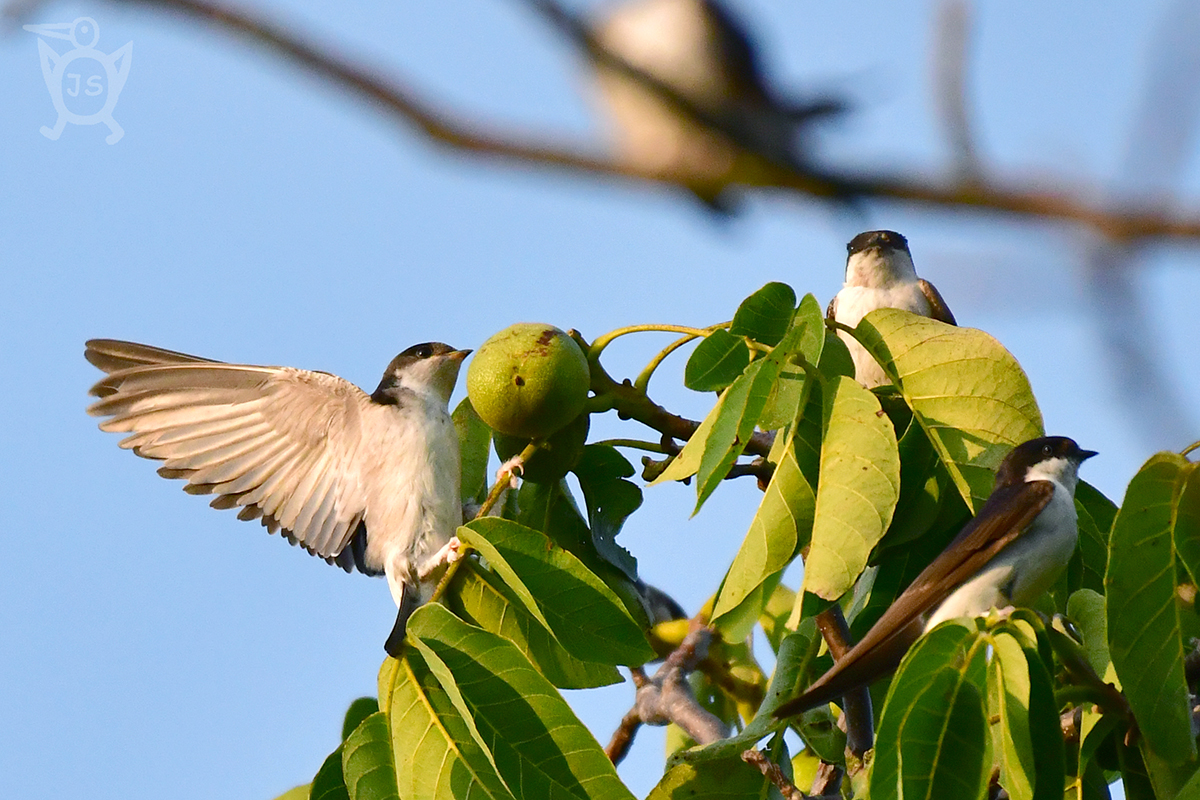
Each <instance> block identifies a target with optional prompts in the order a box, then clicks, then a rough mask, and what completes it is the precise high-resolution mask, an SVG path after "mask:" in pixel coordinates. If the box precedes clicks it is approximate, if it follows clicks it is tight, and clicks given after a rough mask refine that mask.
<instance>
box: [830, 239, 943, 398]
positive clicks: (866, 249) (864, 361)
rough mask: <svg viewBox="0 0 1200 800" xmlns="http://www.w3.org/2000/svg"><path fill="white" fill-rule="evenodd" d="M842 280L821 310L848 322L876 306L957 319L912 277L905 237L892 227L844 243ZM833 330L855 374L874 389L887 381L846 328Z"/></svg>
mask: <svg viewBox="0 0 1200 800" xmlns="http://www.w3.org/2000/svg"><path fill="white" fill-rule="evenodd" d="M846 253H847V256H846V283H845V285H844V286H843V287H842V290H841V291H840V292H838V293H837V295H836V296H835V297H834V298H833V300H831V301H830V302H829V308H828V309H827V310H826V312H825V316H826V317H828V318H829V319H831V320H834V321H836V322H840V323H842V324H843V325H845V326H847V327H849V328H853V327H855V326H857V325H858V323H859V322H861V321H862V318H863V317H865V316H866V315H867V313H868V312H870V311H874V310H875V309H877V308H899V309H902V310H904V311H911V312H913V313H914V314H920V315H921V316H923V317H930V318H931V319H936V320H938V321H939V322H945V323H946V324H947V325H957V324H958V323H957V322H955V321H954V315H953V314H951V313H950V309H949V308H947V307H946V301H945V300H943V299H942V296H941V295H940V294H938V290H937V289H935V288H934V286H933V284H932V283H930V282H929V281H927V280H923V279H922V278H918V277H917V270H916V267H914V266H913V260H912V254H911V253H909V252H908V240H907V239H905V238H904V237H903V236H901V235H900V234H898V233H896V232H895V231H866V232H865V233H860V234H859V235H858V236H855V237H854V238H853V239H851V240H850V243H849V244H848V245H846ZM838 336H840V337H841V339H842V341H843V342H845V343H846V346H847V347H848V348H850V355H851V356H852V357H853V358H854V377H855V379H856V380H857V381H858V382H859V383H861V384H862V385H863V386H865V387H867V388H868V389H873V388H874V387H876V386H884V385H886V384H889V383H891V381H890V380H889V379H888V377H887V376H886V375H884V374H883V368H882V367H880V366H879V364H878V363H877V362H876V361H875V359H874V358H872V357H871V354H870V353H868V352H867V351H866V350H865V349H863V346H862V345H860V344H859V343H858V342H856V341H854V339H853V337H851V336H850V334H848V333H846V332H845V331H838Z"/></svg>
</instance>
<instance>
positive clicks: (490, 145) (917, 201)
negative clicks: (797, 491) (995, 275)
mask: <svg viewBox="0 0 1200 800" xmlns="http://www.w3.org/2000/svg"><path fill="white" fill-rule="evenodd" d="M114 2H119V3H123V4H125V5H144V6H147V7H150V8H157V9H162V10H164V11H170V12H174V13H176V14H179V15H182V16H185V17H190V18H193V19H198V20H201V21H204V22H208V23H211V24H213V25H215V26H216V27H218V28H221V29H223V30H225V31H228V32H232V33H235V34H237V35H239V36H241V37H244V38H246V39H247V40H249V41H250V42H251V43H252V44H255V45H257V46H259V47H261V48H263V49H265V50H266V51H268V52H270V53H272V54H274V55H276V56H279V57H281V58H283V59H285V60H287V61H290V62H292V63H294V64H296V65H298V66H300V67H303V68H304V69H307V70H309V71H310V72H312V73H313V74H315V75H317V76H319V77H322V78H325V79H326V80H328V81H330V82H331V83H334V84H336V85H338V86H340V87H343V88H346V89H349V90H351V91H353V92H355V93H357V94H358V95H359V96H360V97H363V98H364V99H366V100H368V101H369V102H371V103H372V104H373V105H375V106H376V107H378V108H380V109H381V110H383V111H384V112H386V113H388V114H390V115H392V116H394V117H397V118H399V119H403V120H405V121H407V122H409V123H411V124H413V125H415V126H416V127H417V129H418V130H419V131H420V132H422V133H423V134H425V135H426V136H427V137H429V138H430V139H432V140H433V141H435V142H437V143H440V144H443V145H446V146H448V147H450V148H452V149H457V150H464V151H467V152H470V153H474V154H477V155H482V156H491V157H497V158H501V159H506V160H510V161H518V162H523V163H527V164H545V165H549V166H554V167H560V168H566V169H571V170H573V171H576V172H582V173H588V174H593V175H608V176H614V177H623V178H628V179H635V180H640V181H646V182H652V183H660V184H669V185H675V186H678V185H684V186H686V185H688V181H689V178H692V177H694V176H691V175H687V174H680V173H679V172H676V171H671V170H653V169H646V168H643V167H640V166H637V165H634V164H629V163H622V162H615V161H613V160H611V159H607V158H602V157H597V156H594V155H591V154H587V153H583V152H578V151H572V150H568V149H563V148H562V147H560V146H559V145H558V144H556V143H553V142H539V141H534V140H533V139H529V138H524V137H522V136H520V135H513V134H503V133H494V132H483V129H482V127H481V126H480V125H479V124H478V123H477V122H475V121H473V120H471V119H469V118H465V117H461V116H457V115H454V114H450V113H448V112H445V111H443V110H439V109H437V108H435V107H434V105H433V104H431V103H428V102H426V101H425V100H424V99H423V98H421V97H420V96H418V94H417V93H416V92H415V91H414V90H412V89H411V88H410V87H408V86H407V85H405V84H403V83H402V82H400V81H398V80H396V79H394V78H390V77H384V76H383V75H382V74H380V73H379V72H378V71H377V70H375V69H372V68H368V67H365V66H362V65H359V64H356V63H354V62H353V61H351V60H350V59H348V58H344V57H342V56H340V55H337V54H334V53H332V52H330V51H329V50H328V49H326V48H323V47H321V46H318V45H317V44H315V43H314V42H312V41H310V40H307V39H306V38H304V37H303V36H301V35H299V34H298V33H296V32H294V31H293V30H291V29H290V28H288V26H286V25H283V24H281V23H278V22H275V21H273V20H270V19H268V18H267V17H265V16H262V15H258V14H255V13H253V12H250V11H246V10H244V9H238V8H235V7H233V6H226V5H220V4H217V3H213V2H206V1H205V0H114ZM756 166H757V167H758V168H757V169H756V170H754V174H752V175H749V176H748V177H747V178H746V179H745V180H744V181H743V183H744V184H745V185H749V186H758V187H774V188H778V189H785V190H790V191H794V192H797V193H799V194H805V195H809V196H812V197H815V198H818V199H833V198H844V197H846V196H852V197H860V198H875V199H880V200H893V201H898V202H902V203H909V204H913V205H919V206H933V207H939V208H957V209H976V210H980V211H988V212H998V213H1004V214H1015V215H1020V216H1032V217H1039V218H1044V219H1051V220H1057V221H1061V222H1073V223H1076V224H1079V225H1083V226H1086V227H1089V228H1092V229H1094V230H1096V231H1098V232H1100V233H1102V234H1104V235H1105V236H1108V237H1111V238H1113V239H1118V240H1134V239H1141V238H1149V237H1155V238H1160V237H1177V238H1200V219H1196V218H1195V217H1193V216H1181V215H1179V214H1175V213H1171V212H1170V211H1169V210H1168V209H1167V208H1165V207H1156V206H1154V205H1152V204H1150V203H1138V204H1126V205H1116V204H1114V205H1112V206H1111V207H1106V206H1104V205H1101V204H1099V203H1096V202H1091V201H1089V200H1088V199H1086V195H1085V193H1083V192H1082V191H1075V192H1070V191H1064V190H1059V191H1055V190H1050V189H1047V188H1043V187H1039V186H1037V185H1036V182H1035V181H1023V182H1021V183H1019V184H1016V183H1007V184H1006V183H1004V182H1000V181H993V182H978V183H968V184H956V183H941V182H929V181H926V180H924V179H922V178H919V177H916V176H913V175H904V174H891V175H888V174H883V173H875V174H853V173H848V172H847V173H836V174H835V173H830V174H829V175H827V176H824V175H816V174H813V173H810V172H803V171H798V170H796V169H794V168H789V167H787V166H786V165H781V164H776V163H772V162H768V161H766V160H765V159H764V160H762V163H761V164H757V165H756ZM660 422H662V424H663V425H664V427H668V428H670V427H673V428H674V429H675V430H678V431H679V432H680V434H681V435H680V436H678V438H680V439H686V438H687V435H689V434H690V432H691V431H690V430H686V428H687V427H688V426H687V425H686V424H685V425H683V426H679V425H678V424H677V423H676V422H675V421H670V422H669V424H668V421H667V420H660ZM685 422H686V421H685ZM693 424H694V423H693ZM651 427H656V428H657V426H656V425H652V426H651ZM657 429H659V430H663V428H657ZM691 430H694V428H691ZM758 454H759V455H762V453H758Z"/></svg>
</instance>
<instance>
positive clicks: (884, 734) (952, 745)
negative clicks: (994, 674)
mask: <svg viewBox="0 0 1200 800" xmlns="http://www.w3.org/2000/svg"><path fill="white" fill-rule="evenodd" d="M984 641H985V640H984V637H981V636H980V635H979V632H978V631H977V630H976V629H975V628H974V627H967V626H965V625H962V624H959V623H947V624H944V625H939V626H938V627H937V628H935V629H934V630H933V631H931V632H929V633H928V634H926V635H925V636H923V637H921V638H920V639H919V640H918V641H917V643H916V644H915V645H914V646H913V648H912V649H911V650H910V651H909V653H908V655H907V656H905V658H904V661H903V662H902V663H901V664H900V669H899V670H897V671H896V676H895V677H894V678H893V679H892V684H891V687H890V688H889V690H888V695H887V701H886V702H885V703H884V707H883V716H882V718H881V719H880V721H879V732H878V736H877V738H876V746H875V762H874V765H873V766H872V769H871V777H870V796H871V800H899V798H911V797H922V798H942V797H946V798H950V797H952V798H955V800H973V799H974V798H980V797H983V796H984V792H985V790H986V788H987V779H988V774H989V773H990V771H991V765H990V764H989V763H988V762H987V759H986V755H987V716H986V711H985V708H984V698H983V696H982V695H981V693H980V690H979V687H980V686H981V685H982V683H983V679H984V669H985V665H984V657H985V654H986V650H987V648H986V647H985V646H984Z"/></svg>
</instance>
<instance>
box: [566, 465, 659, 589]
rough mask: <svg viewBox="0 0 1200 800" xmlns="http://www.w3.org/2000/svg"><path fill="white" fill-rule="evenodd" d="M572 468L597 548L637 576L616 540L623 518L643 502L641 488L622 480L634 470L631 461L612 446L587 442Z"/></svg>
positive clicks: (632, 577)
mask: <svg viewBox="0 0 1200 800" xmlns="http://www.w3.org/2000/svg"><path fill="white" fill-rule="evenodd" d="M572 471H573V472H574V473H575V477H577V478H578V479H579V487H580V488H581V489H582V490H583V501H584V504H585V505H586V506H587V513H588V525H589V527H591V529H592V544H594V545H595V547H596V552H597V553H599V554H600V556H601V557H602V558H604V559H605V560H606V561H608V562H609V563H610V564H612V565H613V566H615V567H617V568H618V569H620V570H621V571H622V572H624V573H625V576H626V577H628V578H629V579H630V580H637V559H635V558H634V557H633V556H632V555H631V554H630V553H629V551H628V550H626V549H625V548H624V547H622V546H621V545H619V544H617V541H616V537H617V534H618V533H620V532H621V526H622V525H624V524H625V520H626V519H627V518H628V517H629V515H630V514H632V513H633V512H634V511H637V510H638V508H639V507H640V506H641V505H642V490H641V489H639V488H638V486H637V485H636V484H634V483H632V482H630V481H627V480H625V479H626V478H628V477H630V476H631V475H633V474H634V473H635V470H634V468H633V465H632V464H630V463H629V462H628V461H627V460H626V459H625V457H624V456H623V455H621V454H620V453H618V452H617V450H616V448H614V447H609V446H607V445H597V444H590V445H588V446H587V447H585V448H583V457H582V458H580V460H579V463H578V464H576V465H575V467H574V468H573V469H572Z"/></svg>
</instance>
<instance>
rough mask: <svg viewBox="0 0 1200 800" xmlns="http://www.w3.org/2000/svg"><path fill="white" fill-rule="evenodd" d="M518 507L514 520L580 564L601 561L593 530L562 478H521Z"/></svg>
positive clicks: (593, 563) (594, 563) (592, 563)
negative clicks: (543, 480)
mask: <svg viewBox="0 0 1200 800" xmlns="http://www.w3.org/2000/svg"><path fill="white" fill-rule="evenodd" d="M510 494H511V493H510ZM517 508H518V509H519V513H518V514H517V517H516V519H517V522H519V523H521V524H522V525H524V526H526V527H528V528H533V529H534V530H537V531H541V532H542V533H544V534H546V535H547V536H549V537H550V538H551V539H552V540H553V541H554V543H555V544H556V545H558V546H559V547H562V548H565V549H566V550H568V551H570V552H571V553H574V554H575V557H576V558H578V559H579V560H580V561H582V562H583V563H585V564H587V565H589V566H592V567H594V566H595V565H596V563H597V562H599V561H601V560H602V559H601V558H600V554H599V553H597V552H596V548H595V545H594V544H593V543H592V531H591V529H590V528H588V526H587V521H586V519H585V518H584V516H583V514H582V513H580V511H579V506H577V505H576V504H575V498H574V497H573V496H572V495H571V490H570V489H569V488H567V484H566V482H565V481H556V482H554V483H534V482H532V481H522V482H521V488H520V490H519V491H518V493H517ZM506 516H507V514H506Z"/></svg>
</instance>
